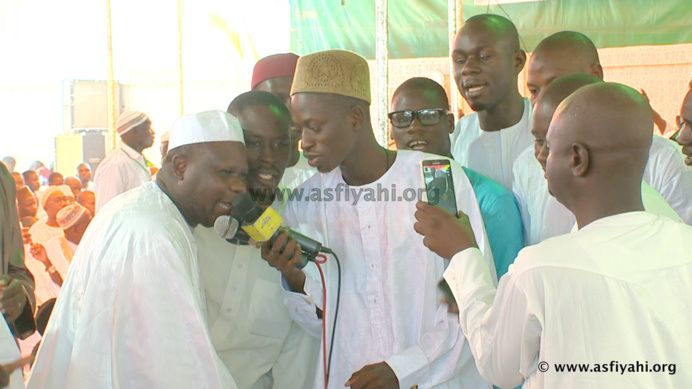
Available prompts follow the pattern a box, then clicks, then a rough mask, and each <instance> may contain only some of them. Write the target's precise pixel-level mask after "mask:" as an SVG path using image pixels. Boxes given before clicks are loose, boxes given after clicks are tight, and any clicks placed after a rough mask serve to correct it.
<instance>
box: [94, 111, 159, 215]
mask: <svg viewBox="0 0 692 389" xmlns="http://www.w3.org/2000/svg"><path fill="white" fill-rule="evenodd" d="M116 130H117V132H118V135H119V136H120V145H119V146H118V148H116V149H115V150H113V151H111V152H110V153H108V155H106V158H104V159H103V161H101V163H100V164H99V166H98V169H96V173H95V174H94V193H96V208H97V209H98V208H101V207H103V206H104V205H105V204H106V203H107V202H109V201H110V200H111V199H112V198H113V197H115V196H117V195H119V194H121V193H124V192H127V191H128V190H130V189H134V188H136V187H138V186H140V185H142V184H144V183H145V182H149V181H151V171H150V170H149V167H150V166H152V165H151V163H150V162H149V161H147V160H146V158H144V155H143V154H142V151H144V149H147V148H149V147H151V145H153V144H154V131H153V130H152V129H151V120H150V119H149V116H147V115H145V114H144V113H142V112H139V111H125V112H123V113H121V114H120V116H118V120H117V123H116Z"/></svg>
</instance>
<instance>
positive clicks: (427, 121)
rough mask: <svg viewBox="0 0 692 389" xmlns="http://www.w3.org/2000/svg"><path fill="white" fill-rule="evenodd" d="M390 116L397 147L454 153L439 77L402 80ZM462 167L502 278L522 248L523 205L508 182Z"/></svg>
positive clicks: (445, 154) (451, 117)
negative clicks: (437, 80)
mask: <svg viewBox="0 0 692 389" xmlns="http://www.w3.org/2000/svg"><path fill="white" fill-rule="evenodd" d="M389 121H390V123H391V136H392V139H394V142H396V147H397V148H398V149H399V150H418V151H422V152H424V153H430V154H437V155H441V156H443V157H448V158H453V157H452V153H451V152H450V140H449V134H450V133H452V132H453V131H454V115H452V114H451V113H449V100H448V98H447V92H445V90H444V88H443V87H442V86H441V85H440V84H438V83H437V82H435V81H433V80H431V79H429V78H422V77H420V78H418V77H417V78H411V79H409V80H406V81H404V83H403V84H401V85H400V86H399V88H397V90H396V91H394V96H392V111H391V112H390V113H389ZM462 168H463V169H464V172H465V173H466V176H467V177H468V178H469V181H470V182H471V186H472V187H473V191H474V192H475V194H476V199H477V200H478V205H479V207H480V210H481V216H482V217H483V223H484V224H485V230H486V233H487V235H488V241H489V242H490V249H491V251H492V253H493V259H494V261H495V269H496V270H497V277H498V279H499V278H500V277H502V275H503V274H505V273H506V272H507V268H508V267H509V265H511V264H512V262H513V261H514V258H516V257H517V254H518V253H519V250H521V249H522V248H523V247H524V245H523V236H522V229H523V227H522V223H521V215H520V213H519V208H518V206H517V203H516V201H515V200H514V196H513V195H512V193H511V192H510V191H509V190H507V189H506V188H505V187H504V186H502V185H500V184H499V183H498V182H496V181H493V180H491V179H489V178H488V177H485V176H483V175H482V174H480V173H477V172H475V171H473V170H471V169H469V168H467V167H465V166H462Z"/></svg>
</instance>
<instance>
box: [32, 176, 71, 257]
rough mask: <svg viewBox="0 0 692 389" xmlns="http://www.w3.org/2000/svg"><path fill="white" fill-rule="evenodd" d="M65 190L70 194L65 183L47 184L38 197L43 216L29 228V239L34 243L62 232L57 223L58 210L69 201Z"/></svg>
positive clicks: (42, 242) (44, 240)
mask: <svg viewBox="0 0 692 389" xmlns="http://www.w3.org/2000/svg"><path fill="white" fill-rule="evenodd" d="M65 192H67V193H69V194H70V196H71V195H72V191H71V190H70V187H69V186H67V185H60V186H49V187H47V188H46V189H45V190H44V191H43V192H42V193H41V197H40V198H39V203H40V205H41V209H43V210H44V212H43V216H42V217H39V220H38V221H37V222H35V223H34V224H33V225H32V226H31V228H29V234H30V235H31V240H32V242H34V243H38V244H44V243H46V242H47V241H49V240H50V239H52V238H55V237H56V236H61V235H62V234H63V231H62V228H60V226H59V225H58V221H57V217H58V212H59V211H60V210H61V209H63V207H65V206H66V205H67V204H69V203H70V197H68V196H67V195H66V194H65Z"/></svg>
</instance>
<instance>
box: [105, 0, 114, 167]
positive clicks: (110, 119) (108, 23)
mask: <svg viewBox="0 0 692 389" xmlns="http://www.w3.org/2000/svg"><path fill="white" fill-rule="evenodd" d="M106 29H107V39H108V81H107V84H106V87H107V88H108V91H107V93H108V137H107V138H106V139H107V141H106V154H108V152H110V151H111V150H113V149H115V141H116V135H115V108H116V107H115V81H114V79H113V30H112V26H111V0H106Z"/></svg>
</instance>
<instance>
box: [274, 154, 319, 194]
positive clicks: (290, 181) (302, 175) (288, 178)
mask: <svg viewBox="0 0 692 389" xmlns="http://www.w3.org/2000/svg"><path fill="white" fill-rule="evenodd" d="M315 173H317V169H315V168H314V167H312V166H310V165H308V159H307V158H305V156H303V153H300V158H298V163H296V164H295V166H292V167H289V168H286V170H285V171H284V175H283V177H281V185H282V186H285V187H287V188H289V189H295V188H297V187H299V186H300V184H302V183H303V182H305V181H307V180H308V178H310V177H312V176H313V175H315Z"/></svg>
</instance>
